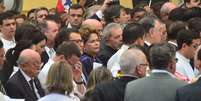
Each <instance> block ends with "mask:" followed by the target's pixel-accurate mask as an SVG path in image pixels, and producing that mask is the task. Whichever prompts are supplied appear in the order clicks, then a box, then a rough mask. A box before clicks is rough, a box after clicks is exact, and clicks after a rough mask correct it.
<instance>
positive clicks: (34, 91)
mask: <svg viewBox="0 0 201 101" xmlns="http://www.w3.org/2000/svg"><path fill="white" fill-rule="evenodd" d="M17 62H18V65H19V67H20V69H19V71H18V72H16V73H15V74H14V75H13V76H12V77H11V78H10V79H9V80H8V82H7V84H6V87H5V88H6V93H7V95H8V96H10V97H12V98H21V99H25V101H36V100H37V99H39V98H40V97H42V96H44V95H45V92H44V90H43V89H42V88H41V85H40V82H39V80H38V79H37V75H38V73H39V71H40V67H41V58H40V55H39V54H38V53H37V52H36V51H34V50H31V49H25V50H23V51H22V52H21V54H20V56H19V58H18V61H17Z"/></svg>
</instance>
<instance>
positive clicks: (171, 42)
mask: <svg viewBox="0 0 201 101" xmlns="http://www.w3.org/2000/svg"><path fill="white" fill-rule="evenodd" d="M168 43H170V44H173V45H175V46H176V47H177V46H178V45H177V43H175V42H173V41H168Z"/></svg>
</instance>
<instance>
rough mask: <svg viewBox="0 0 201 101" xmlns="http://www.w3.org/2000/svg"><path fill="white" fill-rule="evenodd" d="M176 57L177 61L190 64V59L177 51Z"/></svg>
mask: <svg viewBox="0 0 201 101" xmlns="http://www.w3.org/2000/svg"><path fill="white" fill-rule="evenodd" d="M176 56H178V57H177V58H178V60H179V59H182V60H184V61H186V62H188V63H189V62H190V59H188V58H186V57H184V56H183V55H182V54H181V53H180V52H179V51H177V52H176Z"/></svg>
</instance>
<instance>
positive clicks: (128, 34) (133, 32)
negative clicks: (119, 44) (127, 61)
mask: <svg viewBox="0 0 201 101" xmlns="http://www.w3.org/2000/svg"><path fill="white" fill-rule="evenodd" d="M144 33H145V30H144V28H143V26H142V25H140V24H137V23H130V24H128V25H127V26H126V27H125V28H124V29H123V34H122V37H123V42H124V43H125V44H131V43H133V42H135V41H136V40H137V39H138V38H142V37H143V36H144Z"/></svg>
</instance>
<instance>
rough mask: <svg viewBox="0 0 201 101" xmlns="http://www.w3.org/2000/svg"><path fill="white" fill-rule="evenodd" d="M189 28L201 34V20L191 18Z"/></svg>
mask: <svg viewBox="0 0 201 101" xmlns="http://www.w3.org/2000/svg"><path fill="white" fill-rule="evenodd" d="M188 28H189V29H191V30H193V31H196V32H198V33H200V32H201V18H200V17H194V18H191V19H190V20H188Z"/></svg>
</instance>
